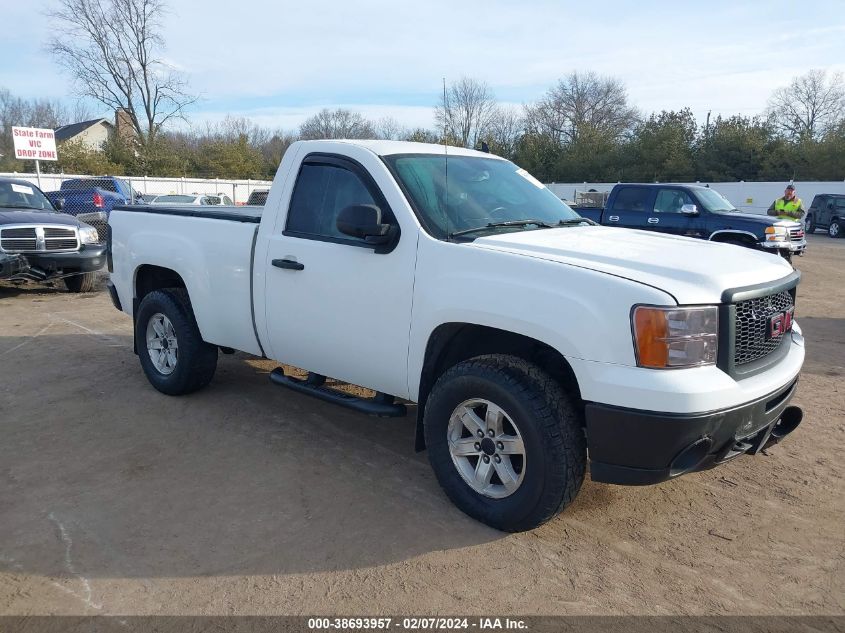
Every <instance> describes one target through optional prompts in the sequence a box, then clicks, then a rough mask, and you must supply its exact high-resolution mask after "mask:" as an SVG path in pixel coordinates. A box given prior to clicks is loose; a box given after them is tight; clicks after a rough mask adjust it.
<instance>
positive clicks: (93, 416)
mask: <svg viewBox="0 0 845 633" xmlns="http://www.w3.org/2000/svg"><path fill="white" fill-rule="evenodd" d="M797 267H798V268H799V269H801V271H802V272H803V274H804V279H803V283H802V285H801V286H800V291H799V300H798V308H797V313H798V322H799V323H800V325H801V327H802V328H803V329H804V333H805V335H806V338H807V352H808V359H807V363H806V365H805V369H804V373H803V378H802V380H801V383H800V387H799V391H798V395H797V397H796V403H797V404H800V405H801V406H802V407H804V410H805V418H804V423H803V424H802V426H801V428H800V429H798V431H797V432H796V433H795V434H793V435H792V436H790V437H789V438H788V439H787V440H786V441H785V442H784V443H782V444H780V445H779V446H776V447H775V448H773V449H771V450H770V451H769V454H768V455H761V456H758V457H743V458H741V459H739V460H737V461H734V462H732V463H730V464H727V465H725V466H723V467H720V468H718V469H715V470H711V471H708V472H705V473H698V474H693V475H689V476H685V477H682V478H681V479H678V480H675V481H672V482H668V483H665V484H661V485H657V486H651V487H643V488H625V487H616V486H609V485H602V484H594V483H592V482H590V481H587V482H585V484H584V487H583V488H582V490H581V494H580V496H579V497H578V499H577V501H576V502H575V503H574V504H573V505H572V506H571V507H570V508H569V509H568V510H567V511H566V512H565V513H564V514H563V515H561V516H560V517H559V518H557V519H555V520H553V521H551V522H550V523H549V524H547V525H545V526H543V527H542V528H540V529H537V530H535V531H533V532H529V533H524V534H516V535H508V534H502V533H499V532H497V531H494V530H492V529H489V528H487V527H485V526H484V525H481V524H479V523H476V522H475V521H473V520H471V519H469V518H467V517H466V516H464V515H463V514H462V513H461V512H459V511H458V510H456V509H455V508H454V507H453V506H452V505H451V503H450V502H449V501H448V500H447V499H446V497H445V496H444V494H443V493H442V492H441V491H440V489H439V487H438V485H437V482H436V481H435V478H434V476H433V474H432V473H431V471H430V470H429V467H428V463H427V460H426V456H425V454H415V453H414V452H413V436H414V421H413V420H414V417H413V415H409V416H408V417H407V418H401V419H398V420H385V419H375V418H369V417H365V416H363V415H360V414H356V413H353V412H349V411H346V410H345V409H341V408H337V407H335V406H333V405H330V404H326V403H322V402H319V401H315V400H313V399H311V398H309V397H307V396H303V395H298V394H295V393H292V392H289V391H287V390H284V389H280V388H278V387H275V386H273V385H271V383H270V381H269V380H268V379H267V372H268V371H269V369H271V368H272V366H273V365H272V364H270V363H267V362H261V361H258V360H256V359H254V358H252V357H249V356H246V355H243V354H237V355H234V356H222V355H221V357H220V364H219V367H218V371H217V375H216V377H215V379H214V381H213V382H212V384H211V385H210V387H209V388H207V389H205V390H203V391H201V392H199V393H196V394H194V395H191V396H188V397H181V398H172V397H167V396H164V395H162V394H160V393H158V392H156V391H154V390H153V388H152V387H151V386H150V385H149V384H148V383H147V381H146V379H145V378H144V376H143V374H142V373H141V369H140V367H139V365H138V361H137V358H136V357H135V356H134V355H133V354H132V349H131V322H130V320H129V318H128V317H126V316H125V315H123V314H121V313H118V312H117V311H115V310H114V309H113V308H112V306H111V304H110V302H109V300H108V297H107V296H106V294H105V293H103V292H99V293H94V294H89V295H70V294H67V293H64V292H61V291H58V290H50V289H44V288H38V287H28V288H24V289H15V288H11V287H9V286H5V287H0V385H2V387H0V614H6V615H9V614H14V615H31V614H99V613H102V614H366V615H373V614H394V615H395V614H405V615H407V614H467V615H470V614H477V615H490V614H491V613H497V614H523V615H528V614H646V613H648V614H656V615H660V614H791V615H797V614H828V615H829V614H843V613H845V485H843V483H844V482H843V458H842V456H843V454H845V386H843V374H845V277H844V276H843V275H845V240H836V241H834V240H830V239H828V238H826V237H825V236H822V235H818V236H813V237H812V238H811V244H810V249H809V252H808V254H807V255H806V256H805V257H803V258H801V259H798V260H797Z"/></svg>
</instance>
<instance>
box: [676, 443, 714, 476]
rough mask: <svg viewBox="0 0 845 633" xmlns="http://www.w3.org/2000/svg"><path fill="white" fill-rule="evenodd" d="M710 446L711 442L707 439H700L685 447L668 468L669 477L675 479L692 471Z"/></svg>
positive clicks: (705, 455)
mask: <svg viewBox="0 0 845 633" xmlns="http://www.w3.org/2000/svg"><path fill="white" fill-rule="evenodd" d="M711 446H713V440H711V439H710V438H709V437H702V438H701V439H700V440H696V441H695V442H693V443H692V444H690V445H689V446H687V447H686V448H685V449H684V450H682V451H681V452H680V453H678V455H677V457H675V459H673V460H672V464H671V465H670V466H669V476H670V477H677V476H678V475H683V474H684V473H688V472H690V471H691V470H694V469H695V467H696V466H698V465H699V464H700V463H701V462H702V461H703V460H704V458H705V457H707V452H708V451H709V450H710V447H711Z"/></svg>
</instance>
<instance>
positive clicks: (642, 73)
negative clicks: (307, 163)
mask: <svg viewBox="0 0 845 633" xmlns="http://www.w3.org/2000/svg"><path fill="white" fill-rule="evenodd" d="M50 2H51V0H35V1H33V2H20V1H18V0H0V16H2V18H3V20H2V22H3V23H4V24H5V26H6V28H4V33H3V37H2V40H0V87H6V88H8V89H9V90H11V91H12V92H13V93H15V94H18V95H21V96H25V97H47V96H49V97H63V96H64V95H68V94H70V91H71V87H72V84H71V82H70V80H69V78H68V77H66V76H64V75H62V74H61V72H60V70H59V69H58V67H57V66H56V65H55V64H54V63H53V61H52V60H51V59H50V58H49V56H47V54H46V53H45V52H44V45H45V44H46V42H47V41H48V40H49V38H50V37H55V36H57V33H56V31H55V30H53V29H51V27H50V24H49V21H48V20H47V19H46V18H45V17H44V15H43V14H44V12H45V11H46V10H47V9H48V8H49V6H50ZM168 6H169V15H168V17H167V19H166V20H165V24H164V26H165V32H164V36H165V38H166V41H167V49H166V51H165V53H164V54H165V56H166V59H167V60H168V62H169V63H171V64H172V65H173V66H175V67H177V68H179V69H180V70H182V71H183V72H184V73H185V75H186V77H187V79H188V81H189V84H190V87H191V89H192V90H193V91H194V92H196V93H198V94H200V95H201V97H202V98H201V100H200V102H199V103H198V105H197V107H196V108H195V109H194V110H193V111H192V112H191V119H192V121H194V122H195V123H197V122H202V121H214V120H218V119H221V118H223V117H224V116H225V115H226V114H227V113H231V114H233V115H235V116H246V117H249V118H251V119H253V120H254V121H256V122H257V123H260V124H263V125H268V126H271V127H281V128H285V129H292V128H295V127H296V126H298V125H299V123H301V122H302V120H303V119H305V118H306V117H307V116H309V115H311V114H313V113H314V112H315V111H317V110H319V109H320V108H322V107H327V106H328V107H336V106H344V107H349V108H353V109H356V110H358V111H361V112H362V113H364V114H365V115H367V116H370V117H372V118H379V117H381V116H387V115H390V116H393V117H394V118H396V119H397V120H399V121H400V122H401V123H403V124H405V125H407V126H425V127H430V126H432V125H433V117H432V109H431V108H432V105H433V104H434V103H435V102H436V100H437V97H438V94H439V92H440V90H441V78H442V77H446V78H447V81H448V80H451V79H458V78H459V77H461V76H462V75H466V76H470V77H476V78H479V79H482V80H484V81H486V82H488V83H489V84H490V86H491V87H492V88H493V90H494V92H495V94H496V96H497V98H498V99H499V100H500V101H502V102H506V103H514V104H522V103H528V102H531V101H532V100H534V99H536V98H537V97H539V96H540V95H541V94H542V93H543V92H544V91H545V90H547V89H548V88H549V86H551V85H552V84H554V83H555V81H556V80H557V79H558V78H559V77H561V76H563V75H565V74H567V73H569V72H571V71H573V70H594V71H597V72H599V73H601V74H606V75H613V76H615V77H618V78H620V79H622V80H623V81H624V82H625V84H626V86H627V88H628V92H629V95H630V98H631V101H632V103H634V104H635V105H636V106H638V107H639V108H640V109H642V110H644V111H646V112H650V111H653V110H661V109H678V108H682V107H684V106H689V107H691V108H692V109H693V111H694V112H695V114H696V115H697V116H698V117H699V118H701V119H702V120H703V118H704V116H705V115H706V113H707V111H708V110H711V111H712V112H713V113H714V116H715V115H716V114H718V113H728V114H733V113H741V114H745V115H753V114H757V113H759V112H761V111H762V110H763V108H764V107H765V103H766V99H767V98H768V96H769V94H770V93H771V91H772V90H773V89H774V88H776V87H778V86H780V85H784V84H786V83H787V82H788V81H789V79H790V78H791V77H792V76H794V75H797V74H801V73H803V72H806V71H807V70H808V69H810V68H828V69H830V70H834V71H835V70H842V71H845V1H843V0H807V1H805V2H803V3H800V4H799V3H796V2H786V1H781V0H768V1H765V2H763V1H760V2H758V1H754V2H751V1H748V2H738V1H723V0H710V1H709V2H707V3H691V2H690V3H686V2H683V3H682V2H662V1H657V0H639V1H638V2H630V1H628V2H623V1H610V2H603V1H600V0H599V1H594V2H570V1H552V0H521V1H520V0H423V1H417V2H402V1H401V0H345V1H339V0H322V1H319V2H315V1H308V0H300V1H298V2H292V1H290V0H276V1H275V2H272V1H271V2H268V1H267V0H264V1H261V0H237V2H235V1H233V0H169V3H168Z"/></svg>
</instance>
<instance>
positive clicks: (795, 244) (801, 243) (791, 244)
mask: <svg viewBox="0 0 845 633" xmlns="http://www.w3.org/2000/svg"><path fill="white" fill-rule="evenodd" d="M760 246H761V247H762V248H765V249H766V250H771V251H778V252H779V253H780V252H788V253H790V254H792V255H803V254H804V250H805V249H806V248H807V240H806V239H801V240H795V241H792V240H783V241H779V242H761V243H760Z"/></svg>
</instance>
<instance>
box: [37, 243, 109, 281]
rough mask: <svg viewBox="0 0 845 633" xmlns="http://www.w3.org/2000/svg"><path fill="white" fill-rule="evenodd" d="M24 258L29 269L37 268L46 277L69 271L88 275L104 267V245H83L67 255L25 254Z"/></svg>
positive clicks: (48, 253)
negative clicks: (45, 274) (46, 275)
mask: <svg viewBox="0 0 845 633" xmlns="http://www.w3.org/2000/svg"><path fill="white" fill-rule="evenodd" d="M26 258H27V261H28V262H29V265H30V267H31V268H37V269H39V270H41V271H44V272H45V273H47V274H48V275H54V274H56V273H58V272H59V271H70V270H72V271H74V272H83V273H90V272H94V271H95V270H100V269H101V268H103V267H104V266H105V265H106V245H105V244H83V245H82V246H81V247H80V248H79V250H78V251H71V252H68V253H50V252H38V253H27V254H26Z"/></svg>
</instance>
